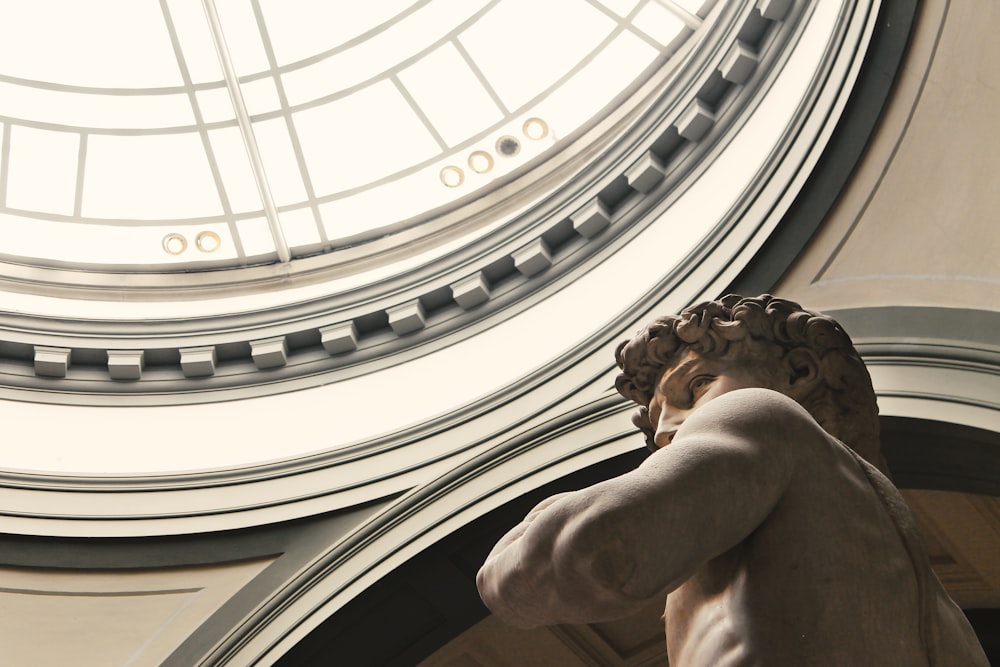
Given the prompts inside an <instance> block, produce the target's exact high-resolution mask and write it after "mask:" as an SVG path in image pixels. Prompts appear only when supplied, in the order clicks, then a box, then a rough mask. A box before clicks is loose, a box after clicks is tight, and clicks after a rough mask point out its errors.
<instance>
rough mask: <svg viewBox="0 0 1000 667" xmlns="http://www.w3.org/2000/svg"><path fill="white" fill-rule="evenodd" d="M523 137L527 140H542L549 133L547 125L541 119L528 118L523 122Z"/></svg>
mask: <svg viewBox="0 0 1000 667" xmlns="http://www.w3.org/2000/svg"><path fill="white" fill-rule="evenodd" d="M522 129H523V130H524V136H526V137H528V138H529V139H534V140H536V141H537V140H539V139H544V138H545V137H546V135H548V133H549V126H548V124H547V123H546V122H545V121H544V120H542V119H541V118H529V119H528V120H526V121H524V126H523V127H522Z"/></svg>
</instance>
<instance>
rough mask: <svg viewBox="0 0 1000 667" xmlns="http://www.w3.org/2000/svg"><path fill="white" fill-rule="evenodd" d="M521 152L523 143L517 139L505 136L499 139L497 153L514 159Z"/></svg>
mask: <svg viewBox="0 0 1000 667" xmlns="http://www.w3.org/2000/svg"><path fill="white" fill-rule="evenodd" d="M520 152H521V142H520V141H518V140H517V139H516V138H514V137H512V136H510V135H509V134H508V135H504V136H502V137H500V138H499V139H497V153H499V154H500V155H503V156H504V157H514V156H515V155H517V154H518V153H520Z"/></svg>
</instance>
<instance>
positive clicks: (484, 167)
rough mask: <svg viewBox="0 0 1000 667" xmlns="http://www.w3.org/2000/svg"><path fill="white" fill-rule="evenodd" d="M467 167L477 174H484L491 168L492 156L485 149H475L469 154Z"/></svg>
mask: <svg viewBox="0 0 1000 667" xmlns="http://www.w3.org/2000/svg"><path fill="white" fill-rule="evenodd" d="M469 168H470V169H472V171H474V172H476V173H477V174H485V173H486V172H488V171H489V170H490V169H492V168H493V158H492V157H490V154H489V153H487V152H486V151H476V152H475V153H473V154H472V155H470V156H469Z"/></svg>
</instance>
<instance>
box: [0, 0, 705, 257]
mask: <svg viewBox="0 0 1000 667" xmlns="http://www.w3.org/2000/svg"><path fill="white" fill-rule="evenodd" d="M712 4H713V2H711V1H708V2H706V1H704V0H702V1H696V2H692V1H690V0H687V1H677V2H672V1H668V0H547V1H546V2H544V3H539V2H534V1H533V0H416V1H411V2H405V1H402V0H396V1H393V2H390V1H388V0H386V1H381V2H377V3H350V8H349V9H346V6H347V5H346V3H330V2H323V1H320V0H295V1H291V0H251V1H250V2H246V1H244V0H203V2H196V1H195V0H163V1H161V2H157V1H155V0H92V1H90V2H86V3H81V2H77V1H76V0H44V1H41V0H40V1H38V2H30V3H28V2H18V1H16V0H0V14H2V16H3V20H2V21H0V130H2V144H0V225H2V228H3V230H4V239H5V240H4V243H3V244H2V246H0V258H2V259H4V260H6V261H8V262H15V263H18V264H28V265H37V266H57V267H84V268H92V269H103V270H113V271H139V272H143V271H164V270H197V269H207V268H226V267H236V266H242V265H247V264H259V263H267V262H280V261H289V260H290V259H294V258H295V257H301V256H304V255H309V254H315V253H319V252H323V251H327V250H331V249H336V248H337V247H339V246H343V245H347V244H351V243H357V242H359V241H363V240H365V239H368V238H374V237H377V236H379V235H383V234H385V233H387V232H388V231H389V230H390V229H394V228H398V227H399V226H400V225H401V224H410V223H412V222H413V221H415V220H417V221H418V220H419V219H420V218H421V216H426V215H427V213H428V212H430V211H436V210H437V211H439V210H443V209H442V207H447V206H449V205H451V204H452V203H453V202H456V201H458V200H460V199H462V198H463V197H467V196H468V195H470V194H471V193H474V192H476V191H477V190H479V189H481V188H485V187H487V186H489V185H490V184H491V183H493V182H495V181H496V180H497V179H499V178H502V177H503V176H505V175H507V174H509V173H511V172H513V171H517V170H523V169H527V168H529V166H530V165H531V164H533V162H534V161H536V160H538V159H541V156H543V155H544V154H546V152H547V151H549V150H550V149H551V148H552V147H553V146H556V145H558V144H559V142H560V140H562V139H565V138H566V137H568V136H570V135H571V134H573V133H574V132H576V131H578V130H580V129H581V128H583V127H586V126H587V125H588V123H592V122H594V121H595V120H596V119H598V118H600V117H601V116H602V114H603V113H604V112H605V111H606V110H608V109H609V108H610V107H609V105H611V103H612V102H613V100H614V99H615V98H616V96H618V95H620V94H622V93H623V92H624V91H626V90H627V89H628V88H629V87H630V86H632V85H634V83H635V81H636V80H637V79H638V78H640V77H641V76H642V75H643V74H644V73H647V72H650V71H651V70H652V69H653V68H654V67H655V66H656V65H657V64H661V63H663V62H664V61H665V59H666V58H668V57H669V56H670V55H671V54H672V53H673V52H675V51H676V50H677V49H678V47H679V46H680V45H681V44H682V43H683V42H684V41H685V40H686V39H687V38H688V37H689V36H690V35H692V34H693V33H694V31H695V30H696V29H697V28H698V27H699V26H700V24H701V22H702V20H703V19H704V17H705V16H707V12H708V10H709V9H710V7H711V5H712ZM125 27H127V29H123V28H125ZM205 239H209V240H211V242H210V243H206V242H204V241H205Z"/></svg>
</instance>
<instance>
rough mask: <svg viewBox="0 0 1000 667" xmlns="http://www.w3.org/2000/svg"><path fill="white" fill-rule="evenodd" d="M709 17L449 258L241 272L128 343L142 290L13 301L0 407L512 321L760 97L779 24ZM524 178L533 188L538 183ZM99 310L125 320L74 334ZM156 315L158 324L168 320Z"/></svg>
mask: <svg viewBox="0 0 1000 667" xmlns="http://www.w3.org/2000/svg"><path fill="white" fill-rule="evenodd" d="M776 4H781V5H783V7H782V11H787V10H788V7H787V4H788V3H769V5H768V7H770V6H773V5H776ZM716 14H718V16H717V17H716V18H715V19H714V20H713V21H711V22H706V25H708V24H709V23H711V25H712V26H714V27H715V30H713V31H711V32H708V33H706V34H705V35H702V36H701V37H700V38H698V39H696V40H691V41H692V42H698V43H697V44H695V46H697V47H698V48H697V49H695V50H692V51H691V52H690V53H689V54H687V56H686V58H685V61H684V62H683V63H682V64H681V65H680V67H679V68H678V69H676V70H675V71H671V72H670V75H669V76H667V77H660V80H658V81H654V82H652V83H650V84H648V86H647V87H648V88H651V89H652V92H650V91H649V90H644V91H639V93H637V94H636V96H637V97H644V98H645V99H643V100H642V101H641V103H640V104H639V107H638V111H635V110H629V111H628V113H627V114H626V113H625V112H624V111H623V112H621V113H619V114H618V116H620V117H619V118H617V120H615V121H614V123H612V122H611V121H605V125H611V129H601V128H594V129H593V130H592V131H591V132H590V133H589V134H588V135H586V136H583V137H581V138H580V140H579V141H577V142H576V144H574V145H573V146H572V147H571V148H568V149H566V151H565V152H570V151H573V150H577V147H578V146H581V145H582V146H584V147H585V148H584V149H581V150H582V152H581V155H580V156H579V157H576V158H574V159H573V160H571V162H572V164H571V165H570V168H571V169H576V166H575V165H579V166H580V167H581V168H583V169H584V171H579V170H578V169H576V170H575V171H572V170H571V171H570V173H569V174H568V175H565V174H564V175H559V174H552V175H548V176H546V177H545V179H543V180H548V181H551V180H553V179H556V178H558V179H559V182H558V183H556V184H555V186H554V189H553V190H552V191H551V192H550V193H548V194H546V195H545V199H544V200H542V201H540V202H539V203H538V204H537V205H533V206H530V207H529V208H528V210H527V211H525V212H522V213H518V214H516V215H514V216H513V217H511V216H509V215H508V216H506V217H502V218H497V219H496V220H494V221H493V222H491V223H489V224H486V225H483V224H482V223H479V224H478V226H473V231H472V232H471V233H465V232H462V231H461V230H459V231H452V232H451V235H452V236H454V237H455V238H454V239H453V240H451V241H449V242H445V243H443V244H441V243H438V244H437V245H433V246H431V247H430V248H428V249H427V250H426V252H424V253H420V252H418V253H415V254H413V256H412V257H410V258H409V260H408V261H405V262H402V267H400V265H396V266H387V267H382V268H376V269H373V271H372V275H371V276H370V277H366V276H365V275H364V272H361V273H357V272H356V273H354V274H353V275H341V276H336V275H335V276H334V277H333V278H332V279H324V278H322V277H321V276H320V275H319V274H322V273H324V271H321V270H316V271H311V270H310V269H309V266H310V265H311V264H316V263H317V262H318V261H319V260H320V259H321V258H311V259H307V260H299V261H296V262H292V266H291V267H289V268H288V269H287V271H289V274H288V275H284V274H283V273H282V271H284V270H286V269H284V268H283V267H280V266H279V267H271V268H260V267H258V268H256V269H252V270H247V271H248V272H251V273H252V272H255V273H257V274H263V276H264V277H263V278H261V280H262V281H263V283H264V284H263V285H262V286H260V287H257V288H252V287H251V288H247V287H246V286H243V288H242V289H240V290H238V291H237V294H238V296H237V297H235V298H234V299H231V301H233V302H235V303H233V304H232V305H230V306H226V307H231V308H233V309H234V312H232V313H229V314H226V313H224V312H214V311H213V306H212V301H211V300H204V299H201V298H200V292H211V291H219V290H222V291H223V292H225V291H226V290H227V289H228V288H227V286H226V285H225V284H224V283H222V284H220V285H218V286H215V287H211V286H206V287H202V288H200V290H194V291H190V290H189V291H188V292H187V296H188V297H190V299H189V300H187V301H179V302H177V305H176V306H175V307H174V310H176V311H177V312H182V311H183V309H191V310H193V313H192V315H193V316H191V317H185V318H177V317H166V318H164V319H151V320H145V319H144V320H143V321H142V326H141V329H142V331H143V333H142V334H141V335H137V333H136V329H137V324H138V321H137V320H135V319H132V318H130V317H128V316H127V315H128V313H129V311H130V310H134V308H132V307H131V304H133V303H134V302H137V301H142V299H143V298H144V296H143V295H144V294H146V292H144V291H143V290H141V289H140V290H129V289H128V288H126V289H125V292H124V293H116V294H115V295H114V296H115V297H116V299H118V300H119V301H121V302H122V303H120V304H117V305H116V304H114V303H109V302H106V303H103V304H102V303H94V304H90V305H79V306H76V307H75V313H74V312H71V313H70V314H69V316H66V313H57V308H58V306H57V305H51V306H50V305H47V304H43V307H42V308H39V309H37V311H36V312H42V313H46V314H45V315H36V316H32V315H26V314H24V313H25V312H31V305H32V300H33V302H34V303H35V304H37V303H38V302H39V301H40V300H45V299H58V297H56V296H53V297H40V298H39V297H37V296H36V297H33V298H26V301H27V302H28V303H27V304H26V307H25V308H22V309H21V312H19V313H17V314H9V313H8V314H0V337H2V338H0V339H2V340H3V341H4V343H5V345H4V346H3V347H2V348H0V364H2V365H0V372H2V376H0V377H2V384H3V386H4V387H5V388H6V392H5V396H6V397H7V398H13V399H21V400H30V401H41V402H53V403H69V404H99V405H109V404H136V403H138V404H144V405H150V404H171V403H188V402H201V401H215V400H223V399H231V398H242V397H246V396H253V395H262V394H269V393H277V392H283V391H287V390H289V389H299V388H303V387H308V386H313V385H317V384H324V383H328V382H331V381H339V380H343V379H346V378H350V377H353V376H356V375H358V374H361V373H367V372H371V371H372V370H377V368H379V367H381V366H384V365H386V364H390V363H399V360H398V355H401V354H402V355H403V356H404V358H405V357H407V356H411V355H412V354H423V353H426V352H427V351H428V350H430V349H433V348H435V347H440V346H442V345H450V344H454V343H455V342H456V341H457V340H460V339H461V338H463V337H465V336H468V335H471V334H473V333H475V331H476V330H477V329H478V328H481V326H482V323H483V322H484V321H485V320H487V319H488V318H489V317H490V316H495V315H497V314H498V313H501V312H503V315H502V316H503V317H510V316H511V313H510V312H507V311H509V310H510V309H511V308H512V307H514V308H516V307H521V308H523V307H525V306H526V304H527V303H528V302H530V301H531V299H532V298H538V297H537V296H535V295H537V294H538V292H539V291H540V290H542V289H543V288H546V287H552V286H557V285H558V284H560V283H565V282H567V281H571V280H573V279H574V276H575V275H576V274H578V273H579V271H580V270H585V267H586V265H587V263H588V262H590V263H593V261H595V260H597V259H599V256H601V255H606V253H607V250H608V248H609V247H613V242H614V241H615V240H616V239H619V240H620V239H621V238H622V237H625V236H627V235H629V234H635V233H637V232H638V231H641V229H642V227H643V226H645V225H648V224H650V223H651V221H652V217H651V216H649V215H648V214H647V211H648V209H649V208H650V206H651V205H655V204H656V203H658V202H660V201H662V199H663V197H664V196H666V195H671V194H672V193H674V194H679V193H680V192H681V191H682V188H681V186H682V185H683V182H684V179H686V178H690V174H691V172H692V170H694V169H696V168H697V165H698V164H700V163H702V162H704V161H705V160H710V159H711V155H712V152H713V150H714V149H715V147H716V142H717V141H718V140H719V139H720V138H721V137H724V136H725V132H726V131H727V129H728V128H730V126H733V125H736V124H738V123H739V122H740V119H741V117H742V116H743V115H744V114H745V113H746V111H747V110H748V108H749V107H750V106H752V104H753V103H754V99H755V96H758V95H759V94H760V93H761V92H762V86H764V85H766V82H767V81H768V78H767V77H766V74H767V71H768V70H769V69H770V68H771V67H773V66H774V64H775V63H777V62H780V59H781V58H782V57H783V53H784V49H785V47H787V46H788V44H787V40H788V39H789V38H790V36H791V35H792V34H793V33H792V32H791V31H789V30H787V29H786V30H781V29H779V28H780V27H781V24H779V23H777V21H776V20H777V19H778V18H784V16H783V14H779V13H778V12H777V10H775V11H774V12H773V13H768V16H769V18H767V19H765V18H763V17H761V15H760V13H759V12H758V11H757V10H756V9H755V8H754V4H753V3H750V2H743V3H718V6H717V8H716ZM788 18H792V15H789V17H788ZM789 23H790V22H789V21H786V22H785V25H788V24H789ZM758 61H761V62H762V66H761V67H760V68H759V69H760V70H761V71H760V72H757V73H756V74H755V70H757V69H758V68H757V63H758ZM667 69H669V68H667ZM623 108H624V109H627V105H623ZM594 134H599V135H601V136H599V137H598V139H599V141H598V144H597V147H598V148H602V149H603V148H604V147H603V144H602V142H604V143H606V142H609V141H612V142H614V144H613V148H608V149H606V150H604V154H603V155H600V156H599V157H598V156H597V155H596V149H595V147H594V145H593V143H594V139H595V137H594V136H593V135H594ZM524 178H526V179H530V178H537V172H532V173H530V174H527V175H525V177H524ZM547 187H549V186H547ZM504 196H506V192H505V190H504V189H503V188H501V189H500V190H498V191H497V192H494V193H492V194H490V195H487V196H486V197H484V198H482V200H481V202H480V204H482V202H483V201H485V202H487V203H497V204H501V203H502V202H500V201H498V200H499V199H500V198H501V197H504ZM518 196H519V197H523V196H525V195H524V194H523V193H522V194H520V195H518ZM404 236H405V234H404ZM424 243H425V244H426V243H427V242H426V241H425V242H424ZM301 267H305V268H301ZM335 269H336V267H334V268H332V269H327V270H325V273H331V272H332V273H334V274H336V272H337V271H336V270H335ZM404 270H405V273H404V272H403V271H404ZM341 271H342V270H341ZM223 273H226V274H232V273H239V272H232V271H229V272H223ZM268 273H270V274H271V275H269V276H268ZM208 278H209V280H210V281H213V280H215V278H214V277H213V276H211V275H209V276H208ZM234 287H238V286H236V285H234ZM244 292H245V293H244ZM97 296H100V293H98V294H96V295H95V294H89V295H88V296H87V298H88V299H94V298H95V297H97ZM15 297H16V295H14V294H11V298H12V299H14V298H15ZM226 300H227V299H226V298H225V296H223V297H222V298H221V299H220V300H219V303H222V302H224V301H226ZM15 302H16V301H15ZM62 302H65V299H63V300H62ZM255 302H259V303H260V304H261V305H260V306H259V307H256V304H255ZM52 303H53V304H57V303H58V302H57V301H52ZM81 303H82V302H81ZM199 304H201V306H200V307H199ZM206 307H207V310H206ZM255 307H256V309H254V308H255ZM46 308H49V310H48V311H46ZM106 308H110V312H114V311H115V310H116V309H118V310H120V312H121V314H122V315H123V317H121V318H118V319H110V320H99V319H93V318H90V317H88V316H87V313H88V312H95V311H96V312H101V311H103V310H105V309H106ZM53 309H56V310H53ZM158 309H159V310H161V311H163V312H169V310H170V303H168V302H164V303H161V304H159V305H158ZM56 318H58V319H56ZM477 324H478V325H479V326H475V325H477ZM269 345H270V346H276V350H275V351H274V352H273V353H264V352H262V351H261V350H262V349H263V348H265V347H267V346H269ZM52 378H59V381H58V382H54V381H53V380H52Z"/></svg>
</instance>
